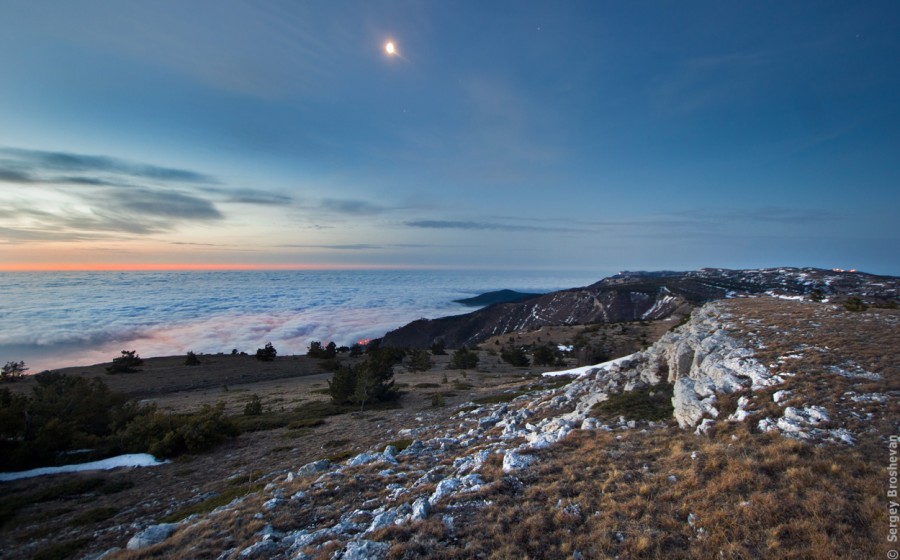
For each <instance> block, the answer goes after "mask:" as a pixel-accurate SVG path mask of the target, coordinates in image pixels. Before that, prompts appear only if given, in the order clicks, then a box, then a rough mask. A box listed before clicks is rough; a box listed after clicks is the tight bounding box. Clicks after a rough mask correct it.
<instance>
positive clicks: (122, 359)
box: [106, 350, 144, 373]
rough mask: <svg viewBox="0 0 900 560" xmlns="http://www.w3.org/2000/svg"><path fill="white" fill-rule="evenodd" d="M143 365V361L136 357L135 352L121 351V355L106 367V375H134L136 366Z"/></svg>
mask: <svg viewBox="0 0 900 560" xmlns="http://www.w3.org/2000/svg"><path fill="white" fill-rule="evenodd" d="M143 364H144V360H142V359H141V357H140V356H138V354H137V351H136V350H122V355H121V356H119V357H118V358H114V359H113V361H112V365H110V366H107V368H106V373H134V372H136V371H138V370H137V367H138V366H141V365H143Z"/></svg>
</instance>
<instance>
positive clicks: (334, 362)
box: [318, 358, 341, 372]
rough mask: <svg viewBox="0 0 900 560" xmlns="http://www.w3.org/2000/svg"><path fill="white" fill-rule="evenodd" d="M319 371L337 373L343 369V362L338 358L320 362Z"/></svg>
mask: <svg viewBox="0 0 900 560" xmlns="http://www.w3.org/2000/svg"><path fill="white" fill-rule="evenodd" d="M318 365H319V369H320V370H322V371H328V372H335V371H337V370H338V369H340V367H341V361H340V360H338V359H337V358H326V359H324V360H320V361H319V363H318Z"/></svg>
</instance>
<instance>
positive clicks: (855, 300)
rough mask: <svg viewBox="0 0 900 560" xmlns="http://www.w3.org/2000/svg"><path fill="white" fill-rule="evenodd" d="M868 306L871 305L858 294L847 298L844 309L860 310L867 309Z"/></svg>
mask: <svg viewBox="0 0 900 560" xmlns="http://www.w3.org/2000/svg"><path fill="white" fill-rule="evenodd" d="M868 308H869V306H868V305H866V303H865V302H864V301H863V300H862V299H861V298H859V297H857V296H853V297H850V298H847V301H845V302H844V309H846V310H847V311H853V312H860V311H865V310H866V309H868Z"/></svg>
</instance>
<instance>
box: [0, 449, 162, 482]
mask: <svg viewBox="0 0 900 560" xmlns="http://www.w3.org/2000/svg"><path fill="white" fill-rule="evenodd" d="M168 462H169V461H160V460H158V459H157V458H156V457H154V456H153V455H150V454H149V453H131V454H129V455H119V456H117V457H110V458H109V459H103V460H100V461H91V462H90V463H79V464H77V465H64V466H62V467H41V468H39V469H31V470H30V471H18V472H6V473H0V482H8V481H10V480H19V479H20V478H32V477H35V476H43V475H46V474H59V473H69V472H79V471H108V470H110V469H117V468H119V467H155V466H157V465H164V464H166V463H168Z"/></svg>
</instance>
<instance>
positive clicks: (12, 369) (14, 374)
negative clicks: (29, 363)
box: [0, 362, 28, 381]
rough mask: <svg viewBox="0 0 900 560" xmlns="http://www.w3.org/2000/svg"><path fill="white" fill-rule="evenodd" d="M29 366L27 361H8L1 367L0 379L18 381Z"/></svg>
mask: <svg viewBox="0 0 900 560" xmlns="http://www.w3.org/2000/svg"><path fill="white" fill-rule="evenodd" d="M26 371H28V368H27V367H25V362H6V365H5V366H3V367H2V368H0V381H18V380H19V379H22V376H24V375H25V372H26Z"/></svg>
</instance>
